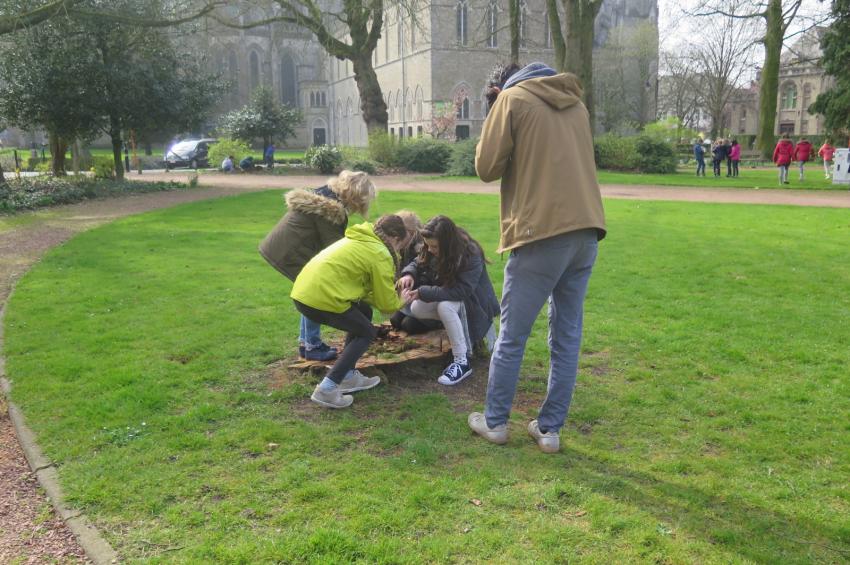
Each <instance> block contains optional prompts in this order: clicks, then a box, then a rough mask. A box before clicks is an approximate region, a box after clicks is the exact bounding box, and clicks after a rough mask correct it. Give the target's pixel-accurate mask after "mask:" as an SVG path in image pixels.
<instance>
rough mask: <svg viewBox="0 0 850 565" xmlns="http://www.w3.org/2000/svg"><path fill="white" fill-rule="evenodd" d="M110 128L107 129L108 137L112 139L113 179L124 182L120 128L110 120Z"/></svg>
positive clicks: (114, 121)
mask: <svg viewBox="0 0 850 565" xmlns="http://www.w3.org/2000/svg"><path fill="white" fill-rule="evenodd" d="M111 121H112V127H110V129H109V137H110V138H112V160H113V162H114V163H115V178H116V179H117V180H124V163H123V162H122V155H121V146H122V145H123V143H122V142H121V128H120V127H118V126H117V123H116V120H115V119H112V120H111Z"/></svg>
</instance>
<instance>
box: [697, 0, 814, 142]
mask: <svg viewBox="0 0 850 565" xmlns="http://www.w3.org/2000/svg"><path fill="white" fill-rule="evenodd" d="M802 3H803V0H736V1H733V2H731V3H730V2H729V0H701V1H700V7H699V9H698V10H697V11H696V12H694V14H695V15H698V16H717V15H721V16H725V17H727V18H732V19H740V20H751V21H752V20H762V21H763V23H764V29H763V35H762V36H761V37H760V38H759V40H758V41H759V43H761V44H762V45H763V46H764V66H763V68H762V72H761V80H760V82H759V133H758V139H757V140H756V144H757V146H758V148H759V150H760V151H761V154H762V156H764V157H770V155H771V153H772V151H773V145H774V142H775V135H774V133H773V131H774V127H775V126H774V124H775V123H776V105H777V96H778V93H779V62H780V55H781V53H782V44H783V41H784V40H785V35H786V33H787V31H788V27H789V26H790V25H791V23H792V22H793V21H794V18H795V17H796V16H797V13H798V12H799V10H800V6H801V4H802Z"/></svg>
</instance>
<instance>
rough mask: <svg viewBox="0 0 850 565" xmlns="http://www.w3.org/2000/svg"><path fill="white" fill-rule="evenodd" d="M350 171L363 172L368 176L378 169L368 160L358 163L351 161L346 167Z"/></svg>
mask: <svg viewBox="0 0 850 565" xmlns="http://www.w3.org/2000/svg"><path fill="white" fill-rule="evenodd" d="M347 168H348V169H351V170H352V171H363V172H364V173H368V174H370V175H374V174H375V172H376V171H377V170H378V168H377V167H376V166H375V163H373V162H372V161H369V160H368V159H361V160H359V161H353V162H352V163H351V164H350V165H349V166H348V167H347Z"/></svg>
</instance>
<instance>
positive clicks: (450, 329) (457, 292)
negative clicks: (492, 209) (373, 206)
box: [398, 216, 499, 385]
mask: <svg viewBox="0 0 850 565" xmlns="http://www.w3.org/2000/svg"><path fill="white" fill-rule="evenodd" d="M420 234H421V235H422V240H423V242H424V244H425V245H424V246H423V248H422V252H421V253H420V254H419V257H417V258H416V260H414V261H412V262H411V263H410V264H409V265H408V266H407V267H405V268H404V269H403V270H402V276H401V278H400V279H399V283H398V286H399V287H400V288H401V289H402V299H403V300H404V301H405V302H407V303H409V304H410V311H411V313H412V316H413V317H414V318H417V319H420V320H440V321H441V322H442V323H443V326H444V327H445V328H446V333H447V334H448V336H449V341H451V344H452V355H453V360H452V362H451V363H450V364H449V366H448V367H446V369H445V370H444V371H443V374H442V375H440V377H439V379H438V380H437V382H439V383H440V384H444V385H455V384H457V383H459V382H460V381H462V380H463V379H465V378H466V377H468V376H469V375H470V374H472V366H471V364H470V360H469V355H470V353H471V352H470V351H469V347H468V346H469V343H477V342H478V341H479V340H481V339H482V338H483V337H484V336H485V335H486V334H487V332H488V330H489V329H490V328H491V326H492V324H493V318H494V317H495V316H497V315H498V314H499V302H498V300H497V299H496V293H495V292H494V291H493V283H491V282H490V277H489V275H488V274H487V269H486V267H485V262H486V260H485V258H484V251H483V249H482V248H481V245H480V244H479V243H478V242H477V241H475V240H474V239H472V237H470V235H469V234H468V233H467V232H466V230H464V229H463V228H461V227H458V226H456V225H455V223H454V222H453V221H452V220H451V219H450V218H448V217H446V216H435V217H434V218H431V219H430V220H429V221H428V223H426V224H425V226H424V227H423V228H422V230H421V231H420ZM464 314H465V319H466V329H468V336H467V332H466V331H465V328H464V323H463V320H462V316H463V315H464ZM467 337H468V338H469V340H467Z"/></svg>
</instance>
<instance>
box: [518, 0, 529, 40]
mask: <svg viewBox="0 0 850 565" xmlns="http://www.w3.org/2000/svg"><path fill="white" fill-rule="evenodd" d="M527 40H528V4H527V3H526V2H525V0H520V2H519V46H520V47H526V46H527V45H526V44H527Z"/></svg>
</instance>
